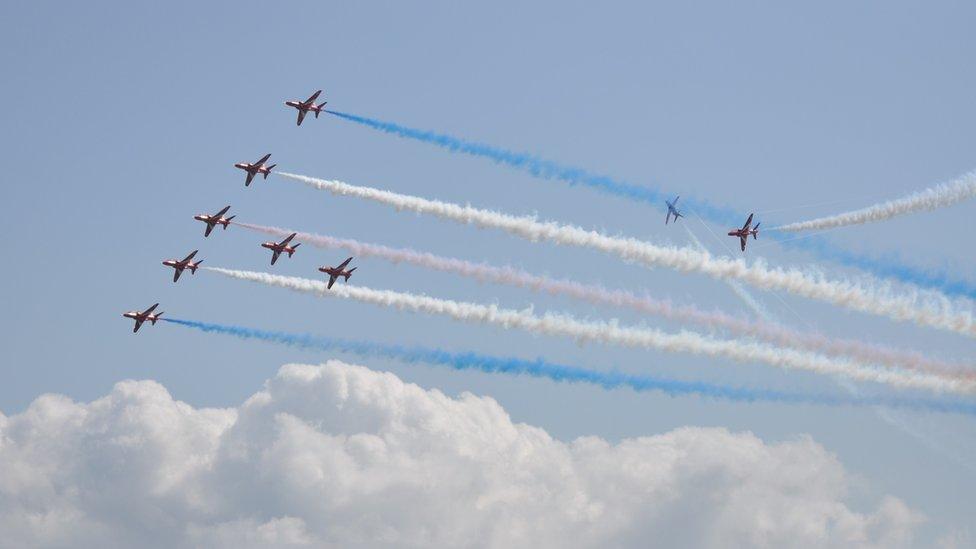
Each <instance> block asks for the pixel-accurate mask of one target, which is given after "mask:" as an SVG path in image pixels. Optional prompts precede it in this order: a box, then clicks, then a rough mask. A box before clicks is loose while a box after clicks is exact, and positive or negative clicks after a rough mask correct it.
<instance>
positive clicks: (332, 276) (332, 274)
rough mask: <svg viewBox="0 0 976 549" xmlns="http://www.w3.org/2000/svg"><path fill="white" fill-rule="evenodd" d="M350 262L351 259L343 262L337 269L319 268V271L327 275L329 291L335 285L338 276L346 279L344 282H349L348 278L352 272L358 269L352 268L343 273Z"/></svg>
mask: <svg viewBox="0 0 976 549" xmlns="http://www.w3.org/2000/svg"><path fill="white" fill-rule="evenodd" d="M350 261H352V258H351V257H350V258H349V259H347V260H345V261H343V262H342V263H341V264H340V265H339V266H338V267H319V271H321V272H323V273H325V274H327V275H329V289H332V285H333V284H335V281H336V279H338V278H339V277H340V276H341V277H343V278H344V279H346V282H349V277H350V276H352V272H353V271H355V270H356V269H357V268H358V267H353V268H352V269H349V270H348V271H343V269H345V268H346V265H348V264H349V262H350Z"/></svg>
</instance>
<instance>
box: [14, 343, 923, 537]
mask: <svg viewBox="0 0 976 549" xmlns="http://www.w3.org/2000/svg"><path fill="white" fill-rule="evenodd" d="M853 485H854V482H853V481H852V479H851V478H850V477H849V475H848V474H847V473H846V472H845V470H844V468H843V466H842V465H841V464H840V463H839V462H838V461H837V459H836V458H835V457H834V456H832V455H831V454H830V453H828V452H827V451H826V450H824V448H823V447H821V446H820V445H819V444H817V443H816V442H814V441H812V440H811V439H809V438H808V437H800V438H797V439H795V440H790V441H786V442H780V443H775V444H769V443H766V442H764V441H762V440H760V439H759V438H757V437H756V436H754V435H752V434H750V433H732V432H729V431H727V430H725V429H718V428H714V429H713V428H697V427H686V428H681V429H677V430H674V431H671V432H668V433H664V434H660V435H654V436H648V437H640V438H632V439H625V440H622V441H620V442H618V443H611V442H608V441H606V440H602V439H600V438H597V437H582V438H578V439H576V440H574V441H571V442H568V443H567V442H562V441H559V440H555V439H553V438H552V437H551V436H549V435H548V434H547V433H546V432H545V431H544V430H543V429H540V428H538V427H533V426H529V425H525V424H519V423H513V422H512V420H511V418H510V417H509V416H508V414H507V413H506V412H505V410H504V409H502V407H501V406H500V405H499V404H498V403H497V402H495V401H494V400H492V399H490V398H485V397H477V396H474V395H471V394H468V393H465V394H463V395H461V396H459V397H457V398H452V397H449V396H446V395H444V394H442V393H441V392H439V391H436V390H429V391H428V390H425V389H422V388H420V387H418V386H416V385H412V384H407V383H404V382H402V381H401V380H400V379H398V378H397V377H396V376H394V375H392V374H384V373H377V372H373V371H371V370H368V369H366V368H363V367H360V366H351V365H347V364H343V363H341V362H337V361H330V362H328V363H326V364H324V365H322V366H307V365H287V366H284V367H282V368H281V370H279V372H278V373H277V375H276V376H275V377H274V378H272V379H270V380H269V381H268V382H266V384H265V387H264V389H263V390H262V391H260V392H258V393H256V394H254V395H253V396H251V397H250V398H249V399H248V400H247V401H246V402H244V403H243V404H241V405H240V406H238V407H236V408H228V409H202V408H194V407H192V406H190V405H188V404H185V403H182V402H179V401H176V400H174V399H173V397H172V396H171V395H170V394H169V393H168V392H167V391H166V389H165V388H163V387H162V386H161V385H159V384H158V383H155V382H152V381H124V382H120V383H118V384H116V385H115V387H114V388H113V390H112V391H111V392H110V393H109V394H108V395H106V396H105V397H102V398H100V399H98V400H95V401H93V402H90V403H77V402H73V401H71V400H69V399H67V398H66V397H63V396H57V395H45V396H41V397H39V398H38V399H37V400H35V401H34V402H33V403H32V404H31V406H30V407H29V408H28V409H27V410H26V411H24V412H22V413H20V414H16V415H13V416H10V417H5V416H3V415H2V414H0V531H3V532H4V538H5V539H4V543H9V544H11V546H17V547H23V546H34V547H37V546H40V547H45V546H46V547H57V546H86V547H96V546H97V547H131V546H141V547H145V546H159V547H191V546H207V547H261V546H276V547H302V546H315V547H322V546H331V547H384V546H424V547H430V546H451V547H471V546H478V547H527V546H534V547H566V546H574V547H607V546H614V547H626V546H640V547H644V546H646V545H647V544H648V543H649V540H653V541H654V543H655V544H659V545H661V546H668V547H691V546H694V547H745V546H756V545H764V546H776V547H837V546H847V547H898V546H906V545H908V544H910V543H911V541H912V535H913V532H914V529H915V527H916V526H917V524H918V523H919V522H920V521H921V520H922V519H921V517H920V515H919V514H918V513H917V512H916V511H913V510H911V509H910V508H908V506H906V504H905V503H903V502H902V501H901V500H899V499H897V498H894V497H891V496H886V497H883V498H881V499H880V500H879V501H877V502H875V503H873V504H872V505H871V507H873V509H869V510H866V511H863V510H862V511H858V510H855V509H852V508H851V506H850V505H849V504H848V503H847V497H848V493H849V491H851V489H852V486H853Z"/></svg>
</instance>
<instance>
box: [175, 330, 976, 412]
mask: <svg viewBox="0 0 976 549" xmlns="http://www.w3.org/2000/svg"><path fill="white" fill-rule="evenodd" d="M161 320H165V321H166V322H169V323H172V324H177V325H180V326H185V327H187V328H193V329H196V330H200V331H203V332H207V333H217V334H224V335H230V336H235V337H238V338H241V339H256V340H260V341H267V342H271V343H278V344H281V345H288V346H291V347H297V348H300V349H312V350H318V351H338V352H344V353H351V354H355V355H358V356H361V357H382V358H390V359H394V360H399V361H401V362H405V363H408V364H416V363H425V364H435V365H442V366H447V367H449V368H452V369H454V370H478V371H481V372H485V373H502V374H509V375H527V376H531V377H536V378H543V379H549V380H552V381H557V382H563V383H588V384H592V385H596V386H598V387H602V388H604V389H617V388H622V387H628V388H630V389H633V390H634V391H637V392H647V391H655V392H661V393H664V394H666V395H668V396H672V397H676V396H687V395H699V396H703V397H707V398H715V399H720V400H730V401H735V402H779V403H788V404H817V405H826V406H831V405H841V406H890V407H897V408H908V409H913V410H925V411H934V412H946V413H958V414H966V415H976V404H972V403H967V402H960V401H952V400H947V401H942V400H931V399H921V398H897V397H871V398H847V397H843V396H840V395H830V394H804V393H791V392H783V391H773V390H767V389H750V388H746V387H731V386H724V385H715V384H711V383H704V382H697V381H681V380H675V379H667V378H660V377H656V376H645V375H632V374H624V373H618V372H600V371H596V370H588V369H584V368H579V367H575V366H566V365H562V364H556V363H552V362H548V361H545V360H542V359H541V358H540V359H536V360H524V359H519V358H512V357H497V356H491V355H483V354H479V353H474V352H466V353H452V352H449V351H443V350H440V349H429V348H424V347H413V346H410V347H407V346H400V345H384V344H380V343H372V342H367V341H350V340H345V339H337V338H331V337H320V336H313V335H309V334H293V333H288V332H278V331H267V330H258V329H254V328H245V327H241V326H230V325H222V324H213V323H207V322H198V321H195V320H182V319H177V318H163V319H161Z"/></svg>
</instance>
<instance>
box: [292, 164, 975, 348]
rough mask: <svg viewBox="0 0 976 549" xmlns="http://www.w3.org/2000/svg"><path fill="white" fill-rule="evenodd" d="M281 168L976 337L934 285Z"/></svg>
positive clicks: (411, 207) (463, 218)
mask: <svg viewBox="0 0 976 549" xmlns="http://www.w3.org/2000/svg"><path fill="white" fill-rule="evenodd" d="M277 174H278V175H280V176H282V177H285V178H287V179H292V180H295V181H299V182H302V183H305V184H306V185H309V186H311V187H313V188H316V189H319V190H324V191H329V192H331V193H332V194H335V195H339V196H352V197H356V198H362V199H366V200H372V201H375V202H379V203H382V204H387V205H390V206H393V207H394V208H396V209H397V210H408V211H412V212H416V213H423V214H431V215H434V216H436V217H440V218H442V219H448V220H451V221H456V222H459V223H463V224H468V225H476V226H478V227H491V228H495V229H501V230H504V231H507V232H509V233H511V234H514V235H516V236H519V237H521V238H525V239H527V240H530V241H533V242H537V241H542V240H544V241H548V242H553V243H556V244H563V245H568V246H578V247H584V248H593V249H597V250H600V251H603V252H605V253H610V254H614V255H616V256H618V257H620V258H622V259H624V260H625V261H635V262H639V263H642V264H644V265H647V266H651V267H667V268H671V269H675V270H678V271H682V272H698V273H702V274H705V275H708V276H711V277H713V278H717V279H723V280H729V279H733V280H741V281H743V282H746V283H748V284H752V285H753V286H756V287H758V288H761V289H764V290H786V291H788V292H791V293H794V294H796V295H800V296H803V297H807V298H810V299H817V300H820V301H826V302H828V303H832V304H834V305H838V306H841V307H846V308H849V309H852V310H856V311H860V312H864V313H871V314H875V315H879V316H885V317H888V318H891V319H893V320H899V321H906V320H911V321H914V322H915V323H917V324H919V325H922V326H929V327H933V328H939V329H942V330H948V331H953V332H957V333H960V334H963V335H966V336H969V337H976V322H974V319H973V313H972V311H969V310H960V311H956V310H955V309H956V307H955V306H954V304H953V303H952V302H950V301H949V299H948V298H946V297H945V296H944V295H941V294H938V293H936V292H921V291H915V292H911V293H909V294H908V295H903V296H896V295H894V294H893V293H891V292H890V291H888V290H887V288H886V287H884V286H879V284H872V287H870V288H868V287H865V286H863V285H861V284H855V283H852V282H848V281H835V280H828V279H826V278H824V277H822V276H819V275H811V274H806V273H804V272H802V271H799V270H797V269H788V270H785V269H781V268H769V267H766V265H765V264H763V263H762V262H754V263H753V264H752V265H747V264H746V263H745V261H743V260H741V259H726V258H716V257H713V256H712V255H710V254H708V253H706V252H702V251H699V250H695V249H693V248H688V247H684V248H677V247H674V246H657V245H654V244H651V243H649V242H643V241H640V240H637V239H634V238H624V237H613V236H607V235H604V234H601V233H598V232H596V231H587V230H586V229H583V228H580V227H575V226H572V225H560V224H558V223H555V222H552V221H538V220H536V219H535V218H533V217H517V216H512V215H508V214H503V213H499V212H493V211H490V210H480V209H477V208H473V207H471V206H460V205H457V204H451V203H449V202H441V201H437V200H427V199H424V198H420V197H416V196H409V195H403V194H397V193H393V192H390V191H384V190H380V189H374V188H371V187H358V186H355V185H350V184H348V183H343V182H341V181H329V180H325V179H316V178H313V177H307V176H303V175H295V174H290V173H286V172H277Z"/></svg>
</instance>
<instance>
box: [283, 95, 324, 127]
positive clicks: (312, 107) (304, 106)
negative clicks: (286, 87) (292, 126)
mask: <svg viewBox="0 0 976 549" xmlns="http://www.w3.org/2000/svg"><path fill="white" fill-rule="evenodd" d="M320 93H322V90H319V91H317V92H315V93H313V94H312V96H311V97H309V98H308V99H306V100H305V101H285V105H288V106H289V107H294V108H296V109H298V125H299V126H301V125H302V120H305V115H306V114H308V113H310V112H313V113H315V118H318V117H319V113H320V112H322V111H324V110H325V104H326V103H328V101H323V102H321V103H320V104H318V105H316V104H315V100H316V99H318V97H319V94H320Z"/></svg>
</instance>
